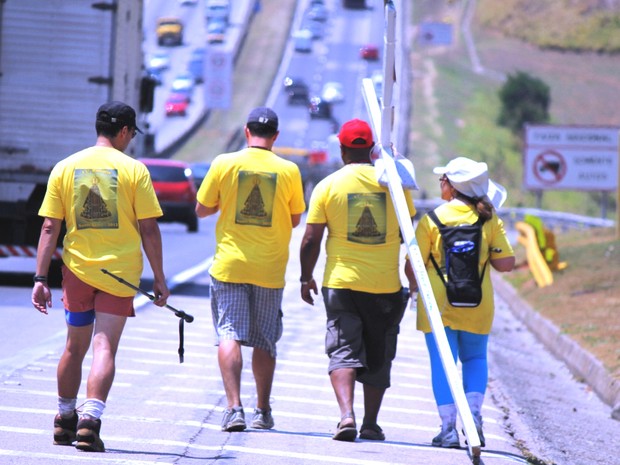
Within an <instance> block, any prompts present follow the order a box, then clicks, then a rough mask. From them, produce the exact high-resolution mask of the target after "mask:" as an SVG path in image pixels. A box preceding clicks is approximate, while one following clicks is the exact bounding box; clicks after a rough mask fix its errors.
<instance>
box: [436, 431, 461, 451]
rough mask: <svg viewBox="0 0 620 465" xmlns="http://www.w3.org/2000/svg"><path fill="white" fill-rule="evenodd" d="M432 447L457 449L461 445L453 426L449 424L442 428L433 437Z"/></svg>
mask: <svg viewBox="0 0 620 465" xmlns="http://www.w3.org/2000/svg"><path fill="white" fill-rule="evenodd" d="M432 444H433V447H445V448H451V449H458V448H459V447H461V443H460V442H459V433H458V431H457V430H456V428H455V427H454V426H449V427H448V428H447V429H445V430H444V429H442V430H441V432H440V433H439V434H438V435H437V436H435V437H434V438H433V442H432Z"/></svg>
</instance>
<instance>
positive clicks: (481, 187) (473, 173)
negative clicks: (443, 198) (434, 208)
mask: <svg viewBox="0 0 620 465" xmlns="http://www.w3.org/2000/svg"><path fill="white" fill-rule="evenodd" d="M433 173H435V174H445V175H446V177H447V178H448V180H449V181H450V184H452V187H454V188H455V189H456V190H457V191H459V192H460V193H461V194H464V195H466V196H467V197H485V196H486V197H487V198H488V199H489V200H490V201H491V203H492V204H493V206H494V207H495V208H496V209H498V208H500V207H501V206H502V205H503V203H504V202H505V201H506V198H507V197H508V193H507V192H506V189H505V188H504V186H502V185H501V184H498V183H496V182H493V181H491V180H490V179H489V168H488V166H487V164H486V163H484V162H477V161H474V160H470V159H469V158H466V157H457V158H455V159H453V160H451V161H450V162H449V163H448V164H447V165H446V166H438V167H437V168H434V169H433Z"/></svg>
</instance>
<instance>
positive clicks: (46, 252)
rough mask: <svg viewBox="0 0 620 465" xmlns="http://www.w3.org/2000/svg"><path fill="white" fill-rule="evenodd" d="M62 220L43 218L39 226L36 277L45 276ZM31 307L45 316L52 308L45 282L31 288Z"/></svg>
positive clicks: (49, 293)
mask: <svg viewBox="0 0 620 465" xmlns="http://www.w3.org/2000/svg"><path fill="white" fill-rule="evenodd" d="M61 227H62V220H59V219H56V218H47V217H46V218H45V219H44V220H43V226H41V235H40V236H39V244H38V246H37V271H36V273H35V274H36V275H37V276H47V273H48V272H49V268H50V262H51V261H52V254H53V253H54V250H56V244H57V243H58V236H59V235H60V228H61ZM32 305H34V308H36V309H37V310H38V311H40V312H41V313H45V314H47V308H48V307H51V306H52V293H51V291H50V288H49V287H48V285H47V282H36V283H34V287H33V288H32Z"/></svg>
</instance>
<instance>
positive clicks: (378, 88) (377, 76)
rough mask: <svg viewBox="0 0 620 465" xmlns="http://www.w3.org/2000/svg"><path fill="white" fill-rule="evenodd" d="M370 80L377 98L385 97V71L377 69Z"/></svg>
mask: <svg viewBox="0 0 620 465" xmlns="http://www.w3.org/2000/svg"><path fill="white" fill-rule="evenodd" d="M370 80H371V81H372V85H373V87H374V88H375V93H376V94H377V98H378V99H380V98H381V97H382V96H383V71H381V70H379V69H377V70H375V71H373V72H372V74H371V75H370Z"/></svg>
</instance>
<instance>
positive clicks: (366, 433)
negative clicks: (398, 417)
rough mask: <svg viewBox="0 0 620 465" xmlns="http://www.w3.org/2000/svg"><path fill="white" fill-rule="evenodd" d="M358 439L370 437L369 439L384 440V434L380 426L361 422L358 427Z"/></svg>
mask: <svg viewBox="0 0 620 465" xmlns="http://www.w3.org/2000/svg"><path fill="white" fill-rule="evenodd" d="M360 439H370V440H371V441H385V434H383V430H382V429H381V427H380V426H379V425H378V424H376V423H374V424H370V423H369V424H363V425H362V427H361V428H360Z"/></svg>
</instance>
